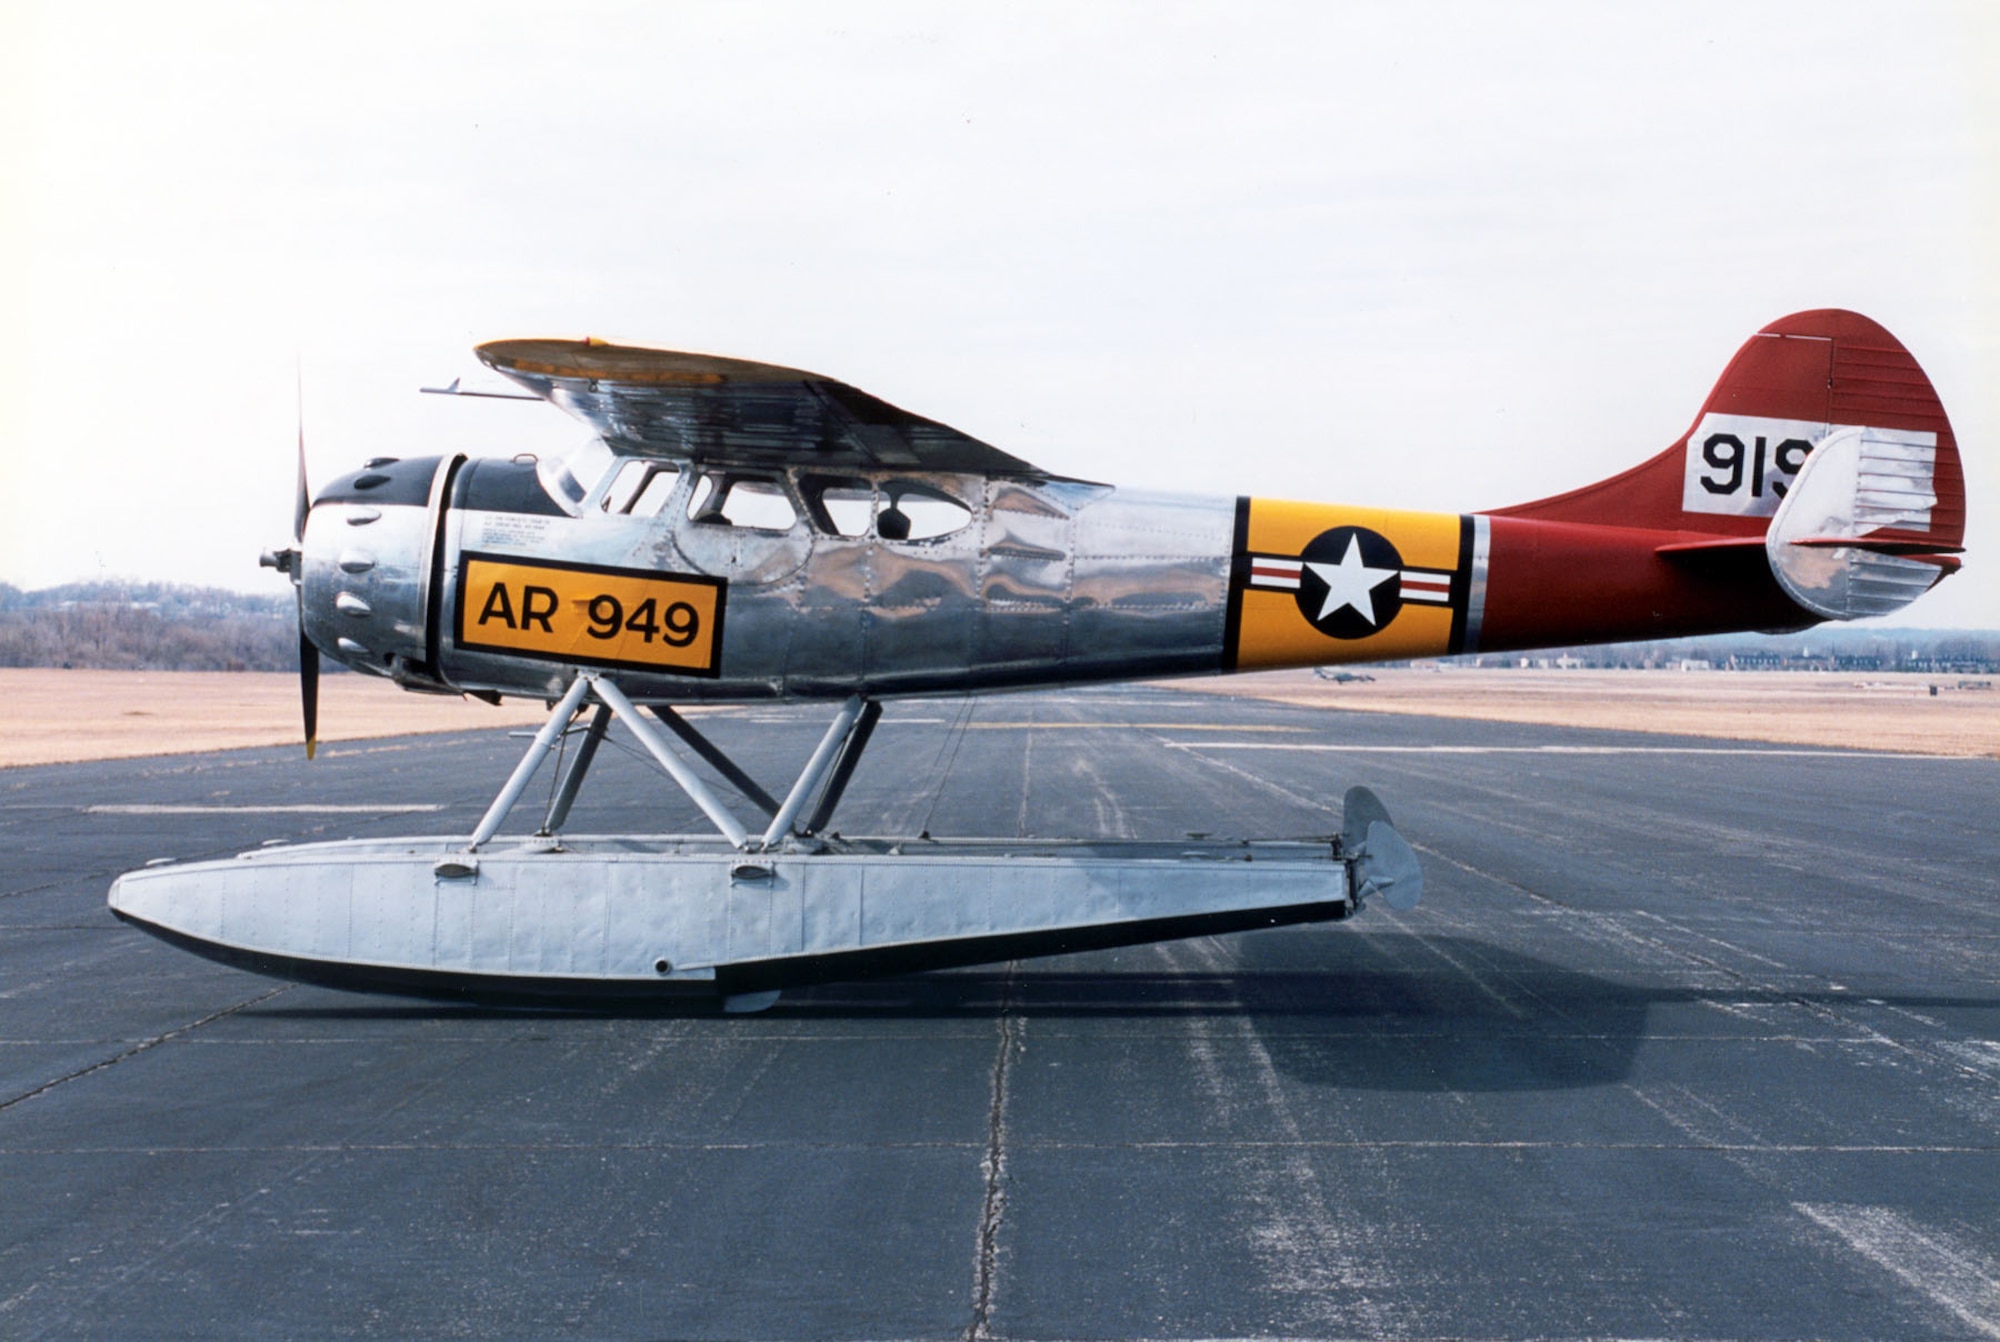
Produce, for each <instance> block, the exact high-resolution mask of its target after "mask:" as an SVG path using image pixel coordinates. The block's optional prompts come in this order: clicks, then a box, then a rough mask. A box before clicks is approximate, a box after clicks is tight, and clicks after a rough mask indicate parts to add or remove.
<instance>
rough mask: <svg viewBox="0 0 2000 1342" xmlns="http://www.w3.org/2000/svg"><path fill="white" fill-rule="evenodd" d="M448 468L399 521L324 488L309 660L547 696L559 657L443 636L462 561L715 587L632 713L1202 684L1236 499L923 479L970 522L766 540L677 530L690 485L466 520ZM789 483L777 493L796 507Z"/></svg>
mask: <svg viewBox="0 0 2000 1342" xmlns="http://www.w3.org/2000/svg"><path fill="white" fill-rule="evenodd" d="M405 465H406V466H407V467H417V466H419V465H420V463H416V462H411V463H406V464H405ZM455 466H456V463H453V462H449V461H447V462H441V463H438V464H437V466H436V468H435V476H434V477H433V478H432V480H431V483H430V487H429V489H428V491H427V492H424V491H422V490H421V488H420V487H419V485H420V482H415V481H412V482H410V484H409V487H405V488H403V489H402V490H401V493H402V495H403V496H404V497H405V498H407V499H408V500H409V501H408V502H402V503H395V502H387V501H383V502H379V503H378V502H374V501H370V500H367V499H365V498H364V497H363V496H359V495H356V494H355V493H354V492H353V491H351V490H345V491H343V490H338V489H336V490H332V491H329V494H328V495H326V496H323V497H322V499H321V501H320V502H319V503H318V504H317V505H316V506H315V507H314V509H313V511H312V514H311V518H310V522H309V525H308V527H307V531H306V536H305V540H304V547H303V552H304V556H303V557H304V562H303V583H304V602H303V609H304V612H305V621H306V630H307V633H308V634H309V635H310V636H311V638H312V639H313V641H314V642H315V643H316V644H318V645H319V646H320V647H321V648H322V649H323V650H324V651H326V652H327V653H328V654H329V655H331V656H334V657H336V658H338V659H339V660H341V661H343V662H346V663H347V664H348V665H350V666H354V667H356V668H357V669H360V670H365V671H371V672H375V673H377V674H384V675H390V676H393V677H395V678H396V679H398V680H399V681H401V682H403V683H404V684H406V685H408V686H410V687H411V688H418V689H425V688H430V689H440V690H455V691H466V692H472V693H482V694H500V695H523V696H531V697H553V696H555V695H558V694H560V693H561V691H562V688H563V686H564V685H565V684H566V683H567V682H568V681H569V679H570V678H571V676H572V675H573V673H574V667H573V666H569V665H565V664H564V663H563V662H562V661H561V660H560V659H556V658H549V657H528V656H521V655H515V654H509V653H495V652H489V651H473V650H470V649H467V648H464V647H461V646H459V645H458V643H457V640H455V639H454V638H453V637H452V631H453V630H454V628H455V627H457V620H458V616H459V612H458V611H457V610H456V608H455V604H454V603H455V602H456V601H457V600H458V595H457V592H458V584H457V583H456V582H455V581H454V575H455V574H456V572H457V571H458V569H459V566H460V564H461V562H462V560H461V556H463V555H465V554H466V553H468V552H473V553H478V554H481V555H487V556H502V557H509V558H518V559H520V560H522V561H525V562H537V563H543V562H546V563H562V564H576V565H597V566H602V567H605V568H608V569H617V570H625V571H647V572H656V573H662V574H696V575H703V576H706V577H710V578H717V579H721V580H722V581H723V582H724V583H725V584H726V588H725V593H726V595H725V597H724V600H725V603H726V611H727V619H726V622H725V623H724V624H723V627H722V633H721V644H722V646H721V649H720V655H719V659H718V666H717V669H716V673H715V674H714V675H713V676H693V675H680V674H671V673H662V672H659V671H656V670H643V669H634V668H627V669H621V670H620V671H619V672H618V676H617V678H618V683H619V684H620V685H621V686H622V687H623V688H624V689H625V691H626V693H627V694H629V695H630V696H631V697H632V698H634V699H638V700H647V701H656V702H682V703H685V702H692V701H700V700H732V699H735V700H741V699H797V698H838V697H844V696H847V695H851V694H857V693H858V694H862V695H866V696H870V697H880V696H887V695H907V694H926V693H945V692H963V691H966V690H978V689H1006V688H1028V687H1033V686H1039V685H1050V684H1061V683H1077V682H1086V681H1100V680H1117V679H1129V678H1133V677H1141V676H1154V675H1176V674H1201V673H1212V672H1215V671H1218V670H1221V669H1222V661H1223V654H1224V635H1225V624H1226V611H1227V607H1228V592H1229V576H1230V556H1231V547H1232V528H1233V526H1234V520H1235V501H1234V500H1230V499H1204V498H1193V497H1186V496H1180V495H1172V494H1164V493H1153V492H1149V491H1139V490H1128V489H1114V488H1111V487H1108V486H1103V485H1093V484H1083V483H1078V482H1073V481H1061V480H1020V479H1011V478H1001V477H985V476H978V475H943V474H926V475H924V476H922V477H921V479H922V481H923V482H924V483H925V484H926V485H928V486H930V487H931V488H934V489H936V490H938V491H940V492H942V493H945V494H948V495H950V496H951V497H953V498H956V499H958V500H960V501H961V502H963V503H964V504H965V505H966V507H967V508H968V509H969V510H970V514H971V516H970V520H969V521H968V522H967V524H966V525H964V526H962V527H960V528H958V529H957V530H955V531H952V532H950V533H949V534H946V535H942V536H937V537H935V538H932V539H925V540H909V541H897V540H887V539H883V538H882V537H881V536H879V535H877V534H875V532H874V531H873V530H872V529H870V530H869V531H868V532H867V533H866V534H863V535H859V536H843V535H839V534H835V533H833V532H831V531H830V530H828V529H826V528H825V527H823V526H820V525H816V524H815V523H814V522H813V521H812V520H811V518H810V516H809V510H808V509H807V508H805V507H804V506H800V507H799V508H798V514H799V516H798V520H797V521H795V522H794V523H793V524H792V525H791V526H790V527H789V528H788V529H785V530H782V531H778V530H760V529H753V528H749V527H743V526H718V525H714V524H712V523H706V522H702V521H698V520H694V519H691V518H690V516H689V511H690V509H689V497H688V496H689V494H690V491H691V490H692V489H693V488H694V485H695V481H696V478H697V475H696V473H695V472H690V471H683V472H682V473H681V476H680V480H679V482H678V484H677V486H676V489H675V493H674V494H673V496H672V497H671V498H670V499H668V500H667V501H666V503H665V506H664V507H662V508H661V509H660V510H659V512H658V513H657V515H655V516H652V517H633V516H629V515H624V514H620V513H615V512H607V511H605V510H604V509H602V508H598V507H593V506H590V504H589V503H588V502H586V504H585V505H584V506H583V507H582V508H581V510H580V512H578V513H576V514H575V515H571V514H569V513H566V512H565V513H558V512H556V511H554V510H537V511H515V510H510V509H504V508H494V507H490V506H479V504H480V502H481V500H480V499H478V498H469V497H465V496H464V491H460V493H461V497H460V498H458V499H454V498H453V497H452V496H451V487H450V483H449V477H450V476H451V474H452V471H453V469H454V468H455ZM885 474H886V473H885ZM795 477H796V473H791V474H788V475H787V476H786V478H785V480H784V485H785V488H786V489H788V490H790V491H792V492H793V493H794V494H796V493H797V491H798V481H797V479H796V478H795ZM898 478H899V479H901V480H909V479H911V478H912V477H911V476H910V475H909V473H907V472H904V473H900V475H899V476H898ZM390 492H394V491H390ZM419 498H421V500H422V501H421V502H419V501H418V500H419ZM468 505H469V506H468Z"/></svg>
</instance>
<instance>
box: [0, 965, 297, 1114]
mask: <svg viewBox="0 0 2000 1342" xmlns="http://www.w3.org/2000/svg"><path fill="white" fill-rule="evenodd" d="M293 986H294V985H292V984H289V983H285V984H280V985H279V986H278V987H276V988H273V989H271V991H269V992H267V993H259V994H258V995H257V996H255V997H252V998H248V999H246V1000H244V1001H241V1002H238V1003H236V1005H234V1006H227V1007H224V1008H222V1010H220V1011H212V1012H210V1013H209V1014H208V1015H206V1016H203V1017H202V1018H201V1019H200V1020H194V1021H189V1022H188V1023H187V1024H186V1025H181V1026H176V1027H175V1028H174V1029H171V1030H168V1031H166V1032H165V1033H163V1034H156V1035H153V1036H152V1037H150V1038H147V1039H142V1040H140V1041H139V1042H138V1043H136V1044H134V1045H132V1047H130V1048H128V1049H125V1050H124V1051H122V1052H120V1053H115V1054H113V1055H112V1056H111V1057H109V1058H104V1059H102V1060H100V1061H98V1062H94V1063H92V1064H90V1066H88V1067H79V1068H77V1070H75V1071H74V1072H69V1073H66V1074H64V1075H62V1076H59V1077H56V1078H55V1079H53V1080H51V1081H44V1082H43V1083H42V1084H41V1085H39V1086H36V1087H35V1088H34V1089H33V1090H29V1091H24V1092H22V1093H21V1094H19V1095H16V1096H14V1097H13V1098H12V1099H8V1100H0V1111H4V1110H8V1109H12V1108H13V1107H14V1106H15V1105H17V1104H25V1103H26V1102H28V1101H29V1100H32V1099H34V1098H35V1097H36V1096H38V1095H46V1094H48V1093H49V1092H50V1091H52V1090H54V1089H55V1088H56V1087H57V1086H61V1085H66V1084H68V1083H69V1082H71V1081H76V1080H80V1079H81V1078H83V1077H86V1076H90V1075H92V1074H94V1073H97V1072H101V1071H103V1070H104V1069H105V1068H107V1067H115V1066H117V1065H118V1064H119V1063H121V1062H124V1061H125V1060H126V1059H127V1058H136V1057H138V1056H139V1055H140V1054H141V1053H144V1052H147V1051H148V1050H149V1049H155V1048H158V1047H159V1046H160V1045H161V1044H164V1043H167V1042H168V1041H169V1040H174V1039H179V1038H181V1037H182V1036H183V1035H186V1034H190V1033H192V1032H194V1031H196V1030H199V1029H200V1028H201V1027H202V1026H204V1025H211V1024H213V1023H214V1022H216V1021H219V1020H221V1019H222V1018H223V1017H225V1016H233V1015H235V1014H236V1013H237V1012H239V1011H241V1010H243V1009H244V1008H245V1007H253V1006H256V1005H257V1004H258V1003H259V1002H268V1001H270V1000H271V999H272V998H273V997H276V996H278V995H279V994H280V993H288V992H290V991H291V990H292V988H293Z"/></svg>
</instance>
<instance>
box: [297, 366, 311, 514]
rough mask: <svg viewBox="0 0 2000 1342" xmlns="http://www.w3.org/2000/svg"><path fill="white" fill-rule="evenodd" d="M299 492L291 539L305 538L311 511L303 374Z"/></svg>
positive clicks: (300, 414)
mask: <svg viewBox="0 0 2000 1342" xmlns="http://www.w3.org/2000/svg"><path fill="white" fill-rule="evenodd" d="M298 399H299V492H298V498H297V500H296V501H295V502H294V503H293V505H292V539H293V540H295V541H302V540H304V539H305V538H306V514H307V513H309V512H311V511H312V490H311V489H310V488H309V487H308V486H307V484H306V385H305V374H304V373H303V372H301V373H300V374H299V383H298Z"/></svg>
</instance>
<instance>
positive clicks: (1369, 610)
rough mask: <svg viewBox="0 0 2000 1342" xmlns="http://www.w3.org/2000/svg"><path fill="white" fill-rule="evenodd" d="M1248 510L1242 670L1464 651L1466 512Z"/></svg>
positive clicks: (1241, 569) (1235, 588)
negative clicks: (1459, 645) (1460, 643)
mask: <svg viewBox="0 0 2000 1342" xmlns="http://www.w3.org/2000/svg"><path fill="white" fill-rule="evenodd" d="M1239 506H1241V507H1242V508H1243V509H1244V512H1243V514H1242V522H1241V526H1240V529H1239V532H1238V552H1237V554H1236V557H1235V563H1234V573H1233V576H1232V581H1231V592H1230V598H1231V601H1232V603H1233V608H1232V609H1231V611H1230V621H1229V623H1230V634H1231V639H1230V653H1231V662H1230V664H1231V666H1232V667H1233V669H1235V670H1239V671H1252V670H1258V669H1263V668H1271V667H1282V666H1324V665H1328V664H1331V663H1334V662H1372V661H1383V660H1392V659H1400V658H1404V657H1431V656H1438V655H1441V654H1444V653H1449V652H1453V651H1456V647H1455V645H1456V643H1457V642H1458V641H1459V640H1460V639H1461V638H1462V629H1463V620H1464V610H1465V584H1466V575H1465V573H1464V568H1465V560H1464V559H1463V557H1462V552H1463V548H1464V542H1465V538H1466V526H1467V523H1466V519H1464V518H1461V517H1459V516H1458V515H1457V514H1455V513H1409V512H1395V511H1390V510H1387V509H1381V508H1346V507H1339V506H1335V505H1328V504H1321V503H1294V502H1290V501H1287V500H1280V499H1247V500H1244V501H1243V503H1242V504H1241V505H1239Z"/></svg>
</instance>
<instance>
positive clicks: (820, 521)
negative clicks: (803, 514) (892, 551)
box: [799, 475, 875, 538]
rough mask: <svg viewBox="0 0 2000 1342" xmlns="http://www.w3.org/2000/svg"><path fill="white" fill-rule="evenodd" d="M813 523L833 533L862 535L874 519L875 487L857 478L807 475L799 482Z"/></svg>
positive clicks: (851, 535) (866, 532)
mask: <svg viewBox="0 0 2000 1342" xmlns="http://www.w3.org/2000/svg"><path fill="white" fill-rule="evenodd" d="M799 492H800V493H801V494H803V495H804V496H805V500H806V509H807V511H808V512H810V513H811V514H812V520H813V525H814V526H816V527H818V528H819V529H820V530H821V531H824V532H826V533H827V534H828V535H832V536H847V537H850V538H852V537H856V536H865V535H867V534H868V526H869V523H871V522H873V521H874V520H875V486H874V485H872V484H870V483H869V482H868V481H866V480H863V479H860V478H858V477H850V476H835V475H809V476H806V477H805V478H804V479H803V480H801V481H799Z"/></svg>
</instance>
